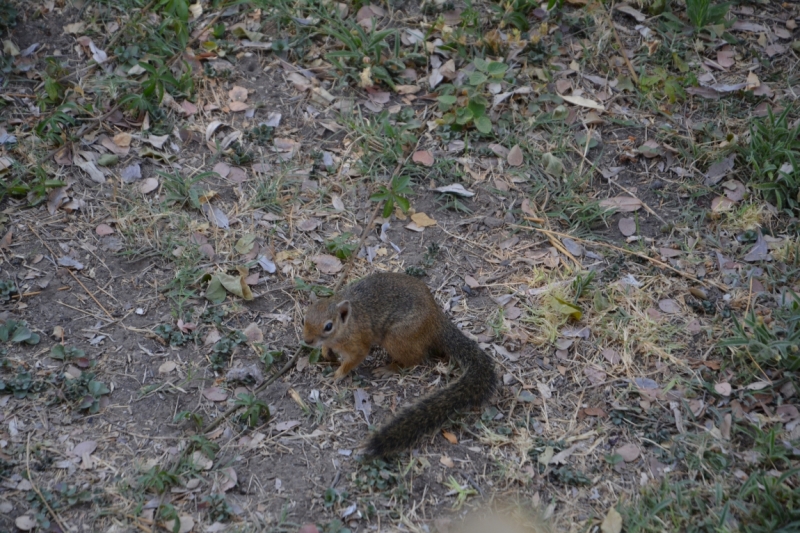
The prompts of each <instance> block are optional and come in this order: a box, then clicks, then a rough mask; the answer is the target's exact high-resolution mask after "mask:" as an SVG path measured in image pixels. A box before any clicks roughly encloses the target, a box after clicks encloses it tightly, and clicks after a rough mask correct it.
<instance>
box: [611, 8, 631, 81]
mask: <svg viewBox="0 0 800 533" xmlns="http://www.w3.org/2000/svg"><path fill="white" fill-rule="evenodd" d="M612 9H613V8H612ZM608 22H609V25H610V26H611V31H613V32H614V38H615V39H616V40H617V46H619V53H620V54H621V55H622V59H624V60H625V64H626V65H628V70H630V72H631V78H633V83H634V84H636V86H637V87H638V85H639V76H637V75H636V70H635V69H634V68H633V64H632V63H631V60H630V59H628V56H627V55H626V54H625V47H624V46H622V40H621V39H620V38H619V33H617V28H615V27H614V18H613V16H612V15H611V12H610V11H609V13H608Z"/></svg>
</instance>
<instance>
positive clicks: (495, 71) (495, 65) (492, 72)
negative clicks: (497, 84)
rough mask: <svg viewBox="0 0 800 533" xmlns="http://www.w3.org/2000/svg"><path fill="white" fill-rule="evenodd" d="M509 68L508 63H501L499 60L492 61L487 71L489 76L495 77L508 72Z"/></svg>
mask: <svg viewBox="0 0 800 533" xmlns="http://www.w3.org/2000/svg"><path fill="white" fill-rule="evenodd" d="M507 70H508V65H506V64H505V63H500V62H499V61H492V62H491V63H489V68H488V69H487V72H488V74H489V76H491V77H493V78H500V77H502V76H503V74H505V73H506V71H507Z"/></svg>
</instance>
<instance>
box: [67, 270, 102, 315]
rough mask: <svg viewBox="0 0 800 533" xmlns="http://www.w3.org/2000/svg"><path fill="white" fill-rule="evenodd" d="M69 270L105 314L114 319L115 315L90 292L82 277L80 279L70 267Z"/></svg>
mask: <svg viewBox="0 0 800 533" xmlns="http://www.w3.org/2000/svg"><path fill="white" fill-rule="evenodd" d="M67 272H69V273H70V274H72V277H73V278H75V281H77V282H78V283H79V284H80V286H81V287H83V290H85V291H86V294H88V295H89V296H91V298H92V300H94V303H96V304H97V306H98V307H99V308H100V309H102V310H103V312H104V313H105V314H107V315H108V318H110V319H111V320H114V315H112V314H111V313H109V312H108V310H107V309H106V308H105V307H103V304H101V303H100V302H99V301H98V300H97V298H95V297H94V294H92V293H91V292H89V289H87V288H86V285H84V284H83V282H82V281H81V280H80V279H78V276H76V275H75V273H74V272H73V271H72V270H69V269H68V270H67Z"/></svg>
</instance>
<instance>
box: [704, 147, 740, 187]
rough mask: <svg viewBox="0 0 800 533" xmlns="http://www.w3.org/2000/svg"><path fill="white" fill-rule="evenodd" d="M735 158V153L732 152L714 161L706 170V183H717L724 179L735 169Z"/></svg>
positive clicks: (707, 184)
mask: <svg viewBox="0 0 800 533" xmlns="http://www.w3.org/2000/svg"><path fill="white" fill-rule="evenodd" d="M734 158H735V155H734V154H730V155H729V156H728V157H725V158H723V159H721V160H719V161H717V162H715V163H712V164H711V166H710V167H708V171H707V172H706V179H705V182H704V183H705V185H706V186H710V185H716V184H717V183H719V182H720V181H721V180H722V178H724V177H725V176H727V175H728V173H729V172H730V171H731V170H733V164H734Z"/></svg>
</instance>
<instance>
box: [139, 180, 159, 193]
mask: <svg viewBox="0 0 800 533" xmlns="http://www.w3.org/2000/svg"><path fill="white" fill-rule="evenodd" d="M156 189H158V178H147V179H146V180H144V181H143V182H142V184H141V185H140V186H139V190H140V191H142V194H147V193H150V192H153V191H154V190H156Z"/></svg>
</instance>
